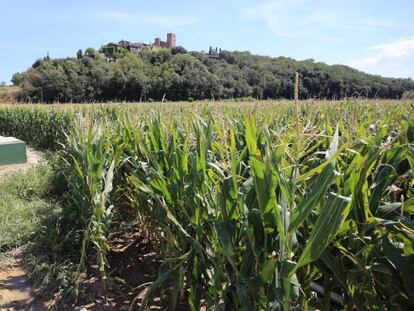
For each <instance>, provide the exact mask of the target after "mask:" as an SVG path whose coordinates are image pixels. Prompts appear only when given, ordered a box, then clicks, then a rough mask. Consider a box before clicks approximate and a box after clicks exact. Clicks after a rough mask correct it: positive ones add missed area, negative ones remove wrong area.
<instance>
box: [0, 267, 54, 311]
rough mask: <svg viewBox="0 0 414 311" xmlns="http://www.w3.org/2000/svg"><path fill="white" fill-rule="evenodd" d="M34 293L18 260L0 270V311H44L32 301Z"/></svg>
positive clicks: (44, 310) (43, 307) (44, 308)
mask: <svg viewBox="0 0 414 311" xmlns="http://www.w3.org/2000/svg"><path fill="white" fill-rule="evenodd" d="M34 296H35V295H34V292H33V290H32V287H31V286H30V283H29V281H28V279H27V276H26V273H25V272H24V270H23V269H22V267H21V264H20V263H19V260H18V259H13V260H12V262H11V263H9V264H8V267H7V268H6V269H4V270H1V268H0V310H1V311H18V310H19V311H20V310H25V311H46V310H47V309H46V307H45V306H44V305H43V304H42V303H40V302H36V301H35V300H34Z"/></svg>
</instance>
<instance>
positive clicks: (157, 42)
mask: <svg viewBox="0 0 414 311" xmlns="http://www.w3.org/2000/svg"><path fill="white" fill-rule="evenodd" d="M155 46H156V47H157V48H159V47H160V46H161V39H160V38H155Z"/></svg>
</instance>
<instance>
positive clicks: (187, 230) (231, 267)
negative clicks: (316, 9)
mask: <svg viewBox="0 0 414 311" xmlns="http://www.w3.org/2000/svg"><path fill="white" fill-rule="evenodd" d="M0 135H12V136H16V137H18V138H21V139H23V140H25V141H26V142H27V143H28V144H29V145H32V146H33V147H36V148H38V149H43V150H49V151H53V152H54V151H56V153H53V161H51V165H52V166H53V168H54V170H53V171H54V173H55V174H56V176H55V177H56V178H55V181H54V182H51V184H56V185H59V189H58V191H57V190H56V189H55V190H54V191H50V192H51V193H52V192H53V193H57V194H58V200H59V202H60V203H61V205H62V212H61V213H62V214H61V215H58V216H56V215H55V218H54V219H56V218H58V219H59V224H58V225H56V226H55V228H54V230H55V231H53V232H56V233H54V234H53V236H54V239H53V243H55V244H53V245H65V247H63V246H59V247H56V246H54V247H53V248H51V249H50V250H48V251H49V252H50V253H51V255H50V256H49V258H54V260H55V264H62V265H63V263H64V264H65V265H66V264H68V262H70V263H71V265H73V266H75V267H76V268H77V269H76V273H77V274H76V275H77V276H78V278H79V279H77V283H76V284H73V283H71V282H67V283H65V286H66V289H70V288H72V289H73V288H77V289H79V284H81V285H80V287H81V288H82V287H83V286H82V285H83V284H84V283H82V282H83V281H84V279H85V278H90V277H91V276H95V277H96V280H98V283H99V284H100V286H101V287H100V288H102V290H101V292H99V293H98V294H96V293H95V295H98V297H100V298H99V299H96V301H105V299H104V298H103V297H104V296H106V298H109V300H108V301H109V302H108V303H110V304H112V305H113V307H114V308H119V307H120V306H122V305H123V304H125V301H128V303H129V304H132V309H134V310H135V309H136V310H138V303H140V304H143V305H145V304H146V303H149V304H150V303H154V300H152V299H153V298H154V297H161V298H160V299H158V300H157V301H158V303H160V304H161V306H163V308H164V309H165V306H167V305H169V306H171V308H174V307H178V306H180V308H181V309H180V310H199V309H200V308H201V307H205V308H206V309H207V310H223V309H221V308H223V307H224V306H225V308H226V310H285V311H287V310H314V309H313V308H316V309H324V310H327V309H329V308H331V309H335V308H339V309H346V310H353V309H358V310H359V309H360V305H361V304H363V305H366V306H372V308H373V309H385V310H391V309H396V310H397V309H401V310H404V309H407V310H408V309H410V308H414V283H413V280H414V268H413V267H414V247H413V246H414V103H413V101H409V100H405V101H403V100H400V101H391V100H381V101H376V100H369V101H363V100H347V101H346V100H343V101H311V100H308V101H300V102H298V103H294V102H292V101H257V102H256V101H254V102H235V101H222V102H192V103H186V102H175V103H148V104H147V103H136V104H105V105H104V104H93V105H79V104H78V105H72V104H68V105H3V106H1V107H0ZM50 175H52V173H50ZM48 178H49V179H53V178H52V177H48ZM57 181H58V182H57ZM25 213H27V211H26V210H25ZM56 213H57V212H56ZM45 228H46V229H44V230H46V232H48V229H47V226H46V227H45ZM68 237H70V241H71V242H70V245H71V246H70V247H67V246H66V244H65V243H68V242H67V240H68ZM14 243H17V242H14ZM32 243H36V242H32ZM42 243H44V241H43V242H42ZM59 243H60V244H59ZM5 248H6V247H5ZM56 249H57V250H58V251H56ZM143 249H145V250H148V249H149V250H148V254H152V255H151V256H152V257H151V256H150V257H148V256H147V257H148V258H149V259H145V258H147V257H145V256H141V255H142V254H144V253H143ZM137 254H140V256H138V255H137ZM154 256H156V257H154ZM154 258H155V259H154ZM151 260H152V261H151ZM134 267H135V268H134ZM138 267H141V268H138ZM142 267H145V269H144V268H142ZM134 269H136V270H134ZM139 269H141V270H139ZM143 270H145V271H146V272H148V271H155V272H153V274H151V273H149V272H148V273H147V274H148V275H146V276H145V277H143V276H142V277H141V275H144V274H145V271H143ZM71 271H72V272H71V273H73V270H71ZM83 273H86V274H83ZM134 273H135V274H134ZM138 275H139V277H138ZM34 277H36V275H35V276H34ZM62 286H63V285H62ZM144 288H147V290H146V292H145V293H141V291H142V290H143V289H144ZM84 290H85V291H88V288H87V286H86V288H84ZM68 292H71V293H74V292H76V291H70V290H68ZM77 293H78V292H77ZM140 293H141V294H140ZM65 297H66V298H65V299H68V298H67V297H68V296H65ZM143 297H145V298H143ZM101 298H102V299H101ZM134 298H135V299H134ZM100 299H101V300H100ZM96 301H95V302H96ZM102 304H103V302H102Z"/></svg>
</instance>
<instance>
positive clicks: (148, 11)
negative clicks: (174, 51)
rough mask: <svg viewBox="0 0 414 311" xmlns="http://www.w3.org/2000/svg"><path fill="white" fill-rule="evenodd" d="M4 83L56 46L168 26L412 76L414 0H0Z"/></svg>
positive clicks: (136, 35) (211, 40)
mask: <svg viewBox="0 0 414 311" xmlns="http://www.w3.org/2000/svg"><path fill="white" fill-rule="evenodd" d="M0 8H1V9H0V81H6V82H9V80H10V78H11V76H12V74H13V73H14V72H17V71H23V70H25V69H27V68H28V67H30V66H31V64H32V63H33V62H34V61H35V60H36V59H37V58H39V57H43V56H45V55H46V54H47V52H49V54H50V56H51V57H67V56H74V55H75V54H76V51H77V50H78V49H79V48H82V49H85V48H87V47H95V48H99V47H100V46H101V45H102V44H104V43H107V42H109V41H119V40H120V39H126V40H130V41H142V42H149V41H153V39H154V37H156V36H160V37H162V38H164V37H165V36H166V33H167V32H175V33H176V34H177V43H178V44H179V45H183V46H184V47H186V48H187V49H189V50H197V51H201V50H208V48H209V46H210V45H212V46H214V47H215V46H218V47H221V48H223V49H226V50H249V51H251V52H252V53H255V54H261V55H270V56H289V57H293V58H296V59H308V58H313V59H315V60H317V61H323V62H326V63H329V64H334V63H341V64H347V65H351V66H353V67H356V68H358V69H361V70H364V71H366V72H369V73H374V74H380V75H384V76H388V77H414V18H413V12H414V1H412V0H393V1H391V0H325V1H323V0H284V1H282V0H249V1H248V0H207V1H205V0H204V1H200V0H176V1H172V0H170V1H166V0H164V1H160V0H151V1H147V0H135V1H134V0H117V1H113V0H112V1H108V0H99V1H98V0H83V1H81V0H70V1H69V0H60V1H57V0H54V1H52V0H0Z"/></svg>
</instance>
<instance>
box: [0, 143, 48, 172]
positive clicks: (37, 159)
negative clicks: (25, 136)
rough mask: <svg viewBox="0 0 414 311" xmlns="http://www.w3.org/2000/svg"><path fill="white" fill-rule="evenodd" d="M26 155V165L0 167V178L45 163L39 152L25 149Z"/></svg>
mask: <svg viewBox="0 0 414 311" xmlns="http://www.w3.org/2000/svg"><path fill="white" fill-rule="evenodd" d="M26 153H27V163H24V164H13V165H2V166H0V178H2V177H4V176H7V175H10V174H13V173H16V172H19V171H25V170H28V169H30V168H32V167H33V166H35V165H39V164H42V163H45V159H44V158H43V155H42V153H41V152H39V151H36V150H34V149H32V148H29V147H27V149H26Z"/></svg>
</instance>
